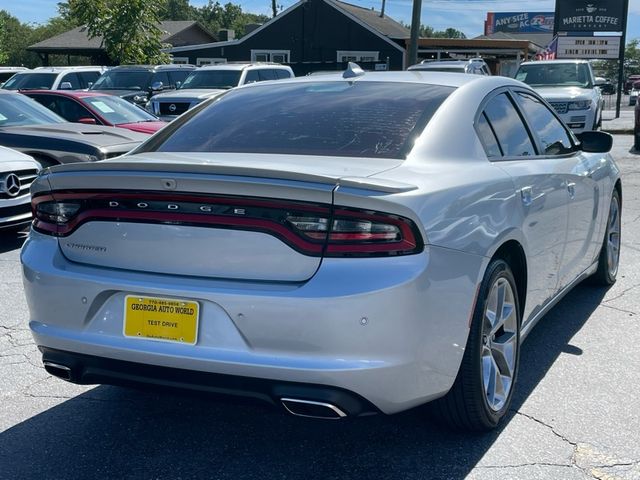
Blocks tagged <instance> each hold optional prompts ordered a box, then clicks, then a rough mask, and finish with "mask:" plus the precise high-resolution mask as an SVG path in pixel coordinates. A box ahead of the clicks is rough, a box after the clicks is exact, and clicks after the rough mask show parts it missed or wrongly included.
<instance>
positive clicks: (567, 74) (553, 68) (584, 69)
mask: <svg viewBox="0 0 640 480" xmlns="http://www.w3.org/2000/svg"><path fill="white" fill-rule="evenodd" d="M516 80H520V81H521V82H524V83H526V84H528V85H531V86H532V87H581V88H593V84H592V83H591V76H590V75H589V67H588V65H587V64H586V63H541V64H537V65H536V64H531V65H522V66H520V69H519V70H518V73H517V74H516Z"/></svg>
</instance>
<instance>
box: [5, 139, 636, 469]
mask: <svg viewBox="0 0 640 480" xmlns="http://www.w3.org/2000/svg"><path fill="white" fill-rule="evenodd" d="M631 146H632V137H631V136H630V135H617V136H616V137H615V147H614V156H615V158H616V159H617V160H618V163H619V165H620V167H621V168H622V172H623V217H622V219H623V249H622V258H621V266H620V274H619V280H618V282H617V283H616V284H615V285H614V286H613V287H612V288H611V289H609V290H606V289H602V288H596V287H591V286H588V285H580V286H578V287H577V288H576V289H575V290H574V291H573V292H571V293H570V294H569V295H568V296H567V297H566V298H565V299H564V300H563V301H562V302H561V303H559V304H558V305H557V306H556V307H555V308H554V309H553V310H552V311H551V312H550V313H549V314H548V315H547V316H546V317H545V318H544V319H543V321H542V322H541V323H540V324H538V326H537V327H536V329H535V330H534V331H533V333H532V334H531V335H530V336H529V338H528V339H527V341H526V342H525V344H524V346H523V350H522V358H521V366H520V376H519V379H518V385H517V389H516V393H515V398H514V402H513V405H512V411H511V413H510V415H509V417H508V418H507V419H506V420H507V421H506V422H504V424H503V426H502V427H501V428H500V429H499V430H498V431H496V432H494V433H491V434H485V435H462V434H455V433H451V432H448V431H446V430H442V429H441V428H439V427H437V426H436V425H434V424H433V423H432V422H431V421H430V420H429V419H428V418H427V416H426V414H425V411H424V410H423V409H416V410H413V411H409V412H405V413H402V414H399V415H395V416H391V417H384V416H377V417H368V418H362V419H355V420H347V421H343V422H333V421H320V420H317V421H316V420H304V419H300V418H293V417H289V416H285V415H284V414H282V412H281V411H279V410H275V409H273V408H271V407H269V406H264V405H261V404H255V403H250V402H244V401H237V400H235V399H212V398H211V397H203V396H196V395H189V394H184V393H176V392H157V391H153V392H149V391H140V390H132V389H124V388H117V387H110V386H88V387H79V386H75V385H71V384H68V383H65V382H63V381H61V380H58V379H56V378H53V377H51V376H49V375H48V374H47V373H46V372H45V371H44V369H42V368H41V364H40V356H39V353H38V351H37V349H36V347H35V345H34V344H33V342H32V339H31V336H30V334H29V331H28V328H27V318H28V315H27V307H26V302H25V299H24V295H23V292H22V281H21V277H20V265H19V248H20V245H21V243H22V241H23V238H22V237H23V236H24V234H22V235H19V236H15V235H4V234H3V235H2V236H0V479H49V478H51V479H75V478H78V479H88V478H100V479H103V478H136V479H191V478H212V479H226V478H233V479H252V478H256V479H257V478H260V479H275V478H278V479H295V478H304V479H305V480H309V479H312V478H314V479H315V478H318V479H381V478H394V479H395V478H398V479H414V478H415V479H418V478H419V479H458V478H472V479H489V478H509V479H516V478H518V479H519V478H521V479H583V478H589V479H591V478H596V479H608V480H613V479H625V480H631V479H640V413H639V412H640V381H639V380H640V373H639V372H640V353H639V345H640V326H639V325H638V319H639V318H640V295H639V293H640V223H639V221H640V154H637V153H633V152H632V151H631Z"/></svg>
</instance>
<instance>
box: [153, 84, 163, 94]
mask: <svg viewBox="0 0 640 480" xmlns="http://www.w3.org/2000/svg"><path fill="white" fill-rule="evenodd" d="M163 88H164V84H163V83H162V82H153V83H152V84H151V91H152V92H161V91H162V89H163Z"/></svg>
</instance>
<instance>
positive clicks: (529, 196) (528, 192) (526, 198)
mask: <svg viewBox="0 0 640 480" xmlns="http://www.w3.org/2000/svg"><path fill="white" fill-rule="evenodd" d="M520 197H521V199H522V203H523V204H524V206H525V207H529V206H531V204H532V203H533V189H532V188H531V187H522V189H521V190H520Z"/></svg>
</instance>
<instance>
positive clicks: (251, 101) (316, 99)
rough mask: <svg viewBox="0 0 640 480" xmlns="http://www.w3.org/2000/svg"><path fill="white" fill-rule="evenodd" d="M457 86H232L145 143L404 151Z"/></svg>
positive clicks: (217, 148)
mask: <svg viewBox="0 0 640 480" xmlns="http://www.w3.org/2000/svg"><path fill="white" fill-rule="evenodd" d="M453 90H454V88H451V87H444V86H436V85H425V84H415V83H407V84H398V83H389V82H344V81H339V82H302V83H300V82H298V83H288V84H284V85H282V84H281V85H277V84H275V85H274V84H271V85H259V86H255V87H251V88H246V89H238V90H232V91H230V92H229V93H227V94H225V95H223V96H221V97H218V99H217V101H214V102H213V103H211V104H209V105H208V106H207V107H205V108H203V109H201V110H200V111H199V112H198V113H196V114H195V115H194V116H192V117H187V118H186V119H185V120H184V121H183V122H182V123H181V124H180V123H179V124H178V126H177V128H174V129H172V131H171V132H170V133H169V134H168V135H167V136H164V137H162V136H161V137H159V138H158V139H157V140H156V141H154V142H150V143H148V144H147V145H146V148H145V149H143V151H145V150H146V151H151V150H157V151H161V152H188V151H190V152H239V153H272V154H297V155H323V156H345V157H380V158H405V157H406V154H407V153H408V152H409V151H410V150H411V148H412V147H413V141H414V140H415V138H416V136H417V135H418V134H419V133H420V132H422V130H423V129H424V127H425V126H426V124H427V122H428V121H429V120H430V119H431V117H432V116H433V114H434V113H435V111H436V110H437V109H438V108H439V107H440V105H441V104H442V102H443V101H444V100H445V99H446V98H447V97H448V96H449V95H450V94H451V92H452V91H453ZM178 122H180V120H178Z"/></svg>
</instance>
